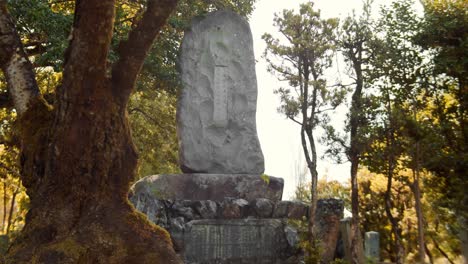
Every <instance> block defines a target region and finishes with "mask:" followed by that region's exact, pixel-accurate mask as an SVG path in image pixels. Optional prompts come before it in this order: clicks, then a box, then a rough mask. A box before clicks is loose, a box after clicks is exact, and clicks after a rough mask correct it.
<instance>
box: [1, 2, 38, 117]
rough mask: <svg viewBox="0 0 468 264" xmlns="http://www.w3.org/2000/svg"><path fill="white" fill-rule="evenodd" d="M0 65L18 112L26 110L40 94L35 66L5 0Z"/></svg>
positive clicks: (2, 14)
mask: <svg viewBox="0 0 468 264" xmlns="http://www.w3.org/2000/svg"><path fill="white" fill-rule="evenodd" d="M0 67H1V69H2V71H3V73H4V74H5V77H6V81H7V84H8V90H9V91H10V94H11V96H12V98H13V103H14V106H15V108H16V110H17V111H18V114H20V115H21V114H23V113H24V112H26V110H27V109H28V107H29V106H30V105H31V102H32V101H33V100H35V99H36V98H37V97H38V96H40V92H39V88H38V86H37V83H36V79H35V74H34V71H33V67H32V65H31V62H30V61H29V59H28V57H27V56H26V54H25V52H24V49H23V45H22V44H21V40H20V38H19V35H18V32H16V30H15V26H14V23H13V20H12V18H11V16H10V14H9V13H8V10H7V4H6V1H5V0H0Z"/></svg>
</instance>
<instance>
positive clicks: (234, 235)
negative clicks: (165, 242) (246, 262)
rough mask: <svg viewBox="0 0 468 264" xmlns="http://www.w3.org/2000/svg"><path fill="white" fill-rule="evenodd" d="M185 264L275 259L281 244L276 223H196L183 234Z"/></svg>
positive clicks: (200, 221)
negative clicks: (185, 246) (192, 263)
mask: <svg viewBox="0 0 468 264" xmlns="http://www.w3.org/2000/svg"><path fill="white" fill-rule="evenodd" d="M184 240H185V245H187V248H186V250H185V257H186V259H187V261H189V262H201V263H203V262H204V261H213V260H233V259H252V260H253V259H263V260H267V259H269V258H272V259H275V258H277V257H278V253H279V252H280V250H281V246H282V245H284V239H283V230H282V224H281V222H280V221H279V220H245V219H244V220H222V221H219V220H197V221H192V224H191V228H190V229H188V230H186V233H185V235H184Z"/></svg>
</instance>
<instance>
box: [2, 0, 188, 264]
mask: <svg viewBox="0 0 468 264" xmlns="http://www.w3.org/2000/svg"><path fill="white" fill-rule="evenodd" d="M115 4H116V3H115V0H86V1H85V0H77V1H76V6H75V19H74V24H73V30H72V35H71V41H70V44H69V48H68V50H67V53H66V55H65V65H64V74H63V82H62V84H61V85H60V86H59V87H57V90H56V100H55V101H56V104H55V105H54V106H49V105H48V104H47V103H46V102H45V101H44V100H43V99H42V96H41V94H40V93H39V89H38V88H37V84H36V81H35V77H34V72H33V71H32V66H31V63H30V62H29V61H28V59H27V57H26V56H25V53H24V51H23V48H22V45H21V42H20V40H19V37H18V34H17V33H16V31H15V29H14V24H13V22H12V20H11V17H10V15H9V13H8V11H7V7H6V1H0V5H1V9H0V31H1V32H0V33H1V35H2V38H1V39H0V66H1V67H2V70H3V72H4V74H5V76H6V79H7V82H8V87H9V91H10V93H11V95H12V97H13V100H14V103H15V108H16V109H17V111H18V114H19V122H20V127H21V131H20V138H21V144H22V157H21V165H22V180H23V184H24V185H25V186H26V188H27V192H28V195H29V196H30V199H31V209H30V211H29V212H28V215H27V219H26V225H25V227H24V230H23V231H22V233H21V235H20V237H19V238H18V239H17V240H16V241H15V243H14V244H13V245H12V246H11V247H10V249H9V251H8V255H7V258H6V262H7V263H48V264H52V263H180V261H179V260H178V258H177V257H176V255H175V253H174V250H173V249H172V245H171V242H170V238H169V237H168V234H167V232H165V231H164V230H162V229H159V228H158V227H156V226H154V225H151V224H150V223H149V222H148V221H147V220H146V218H145V217H144V216H142V215H140V214H139V213H137V212H135V211H134V209H133V208H132V206H131V205H130V204H129V203H128V200H127V191H128V188H129V184H130V181H131V180H132V179H133V177H134V175H135V167H136V163H137V154H136V152H135V149H134V146H133V143H132V139H131V134H130V129H129V125H128V122H127V113H126V106H127V102H128V99H129V96H130V93H131V91H132V88H133V86H134V83H135V79H136V77H137V75H138V72H139V71H140V68H141V65H142V63H143V60H144V58H145V56H146V53H147V52H148V50H149V48H150V47H151V44H152V42H153V40H154V38H155V37H156V35H157V33H158V32H159V30H160V28H161V27H162V26H163V25H164V23H165V21H166V19H167V17H168V16H169V14H170V12H171V11H172V10H173V9H174V8H175V5H176V1H170V0H148V3H147V7H146V10H145V12H144V13H143V16H142V18H141V19H140V21H139V22H138V23H137V24H136V26H135V27H134V28H133V29H132V31H131V32H130V34H129V37H128V39H127V40H126V41H125V42H122V43H121V44H120V46H119V49H118V53H119V60H118V61H117V62H116V63H115V64H114V65H112V68H111V67H110V66H111V65H109V62H108V59H107V55H108V51H109V46H110V42H111V38H112V32H113V23H114V16H115V14H114V13H115Z"/></svg>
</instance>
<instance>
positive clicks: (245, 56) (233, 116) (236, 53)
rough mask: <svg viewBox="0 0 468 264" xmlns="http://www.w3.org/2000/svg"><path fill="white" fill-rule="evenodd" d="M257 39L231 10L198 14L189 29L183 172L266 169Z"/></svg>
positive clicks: (183, 63)
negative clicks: (260, 137) (259, 121)
mask: <svg viewBox="0 0 468 264" xmlns="http://www.w3.org/2000/svg"><path fill="white" fill-rule="evenodd" d="M252 43H253V41H252V33H251V32H250V28H249V24H248V23H247V22H246V21H245V20H244V19H243V18H241V17H240V16H239V15H237V14H235V13H233V12H230V11H217V12H214V13H211V14H208V15H207V16H206V17H205V18H203V19H196V20H194V22H193V23H192V25H191V27H190V29H189V30H188V31H187V32H186V33H185V35H184V39H183V42H182V47H181V54H180V61H179V62H180V72H181V79H182V86H183V89H182V93H181V96H180V98H179V103H178V109H177V123H178V136H179V142H180V148H179V154H180V165H181V169H182V171H183V172H186V173H193V172H198V173H223V174H262V173H263V171H264V159H263V154H262V151H261V148H260V143H259V140H258V136H257V129H256V124H255V122H256V121H255V112H256V102H257V80H256V75H255V57H254V53H253V44H252Z"/></svg>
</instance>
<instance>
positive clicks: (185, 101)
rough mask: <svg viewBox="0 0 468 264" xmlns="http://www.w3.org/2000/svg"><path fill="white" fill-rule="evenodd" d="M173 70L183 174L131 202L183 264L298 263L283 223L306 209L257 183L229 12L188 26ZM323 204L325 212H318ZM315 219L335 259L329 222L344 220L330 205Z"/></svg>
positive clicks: (240, 50)
mask: <svg viewBox="0 0 468 264" xmlns="http://www.w3.org/2000/svg"><path fill="white" fill-rule="evenodd" d="M179 68H180V71H181V72H180V75H181V79H182V87H183V88H182V93H181V96H180V98H179V102H178V108H177V126H178V138H179V145H180V148H179V154H180V167H181V169H182V171H183V172H184V173H183V174H176V175H153V176H147V177H145V178H143V179H141V180H139V181H138V182H136V183H135V184H134V185H133V187H132V189H131V192H130V194H129V199H130V201H131V202H132V203H133V204H134V205H135V207H136V209H137V210H139V211H140V212H142V213H144V214H146V215H147V216H148V219H149V220H150V221H152V222H154V223H156V224H158V225H160V226H162V227H164V228H166V229H167V230H168V231H169V233H170V234H171V238H172V241H173V244H174V248H175V250H176V252H178V254H180V256H181V258H182V259H183V260H184V262H185V263H187V264H189V263H190V264H191V263H193V264H195V263H197V264H215V263H217V264H218V263H222V264H230V263H233V264H234V263H259V264H261V263H265V264H266V263H268V264H270V263H272V264H287V263H291V264H292V263H299V260H300V257H301V254H302V252H301V250H300V249H299V248H298V246H297V243H298V241H299V238H298V233H297V231H296V230H295V229H294V228H292V227H291V226H289V225H288V219H303V218H307V217H308V211H309V209H308V206H307V205H306V204H304V203H301V202H293V201H281V198H282V192H283V179H281V178H275V177H265V176H262V177H261V174H262V173H263V171H264V160H263V154H262V150H261V148H260V144H259V140H258V136H257V130H256V124H255V113H256V101H257V81H256V76H255V58H254V54H253V41H252V34H251V32H250V28H249V24H248V23H247V22H246V21H245V20H244V19H243V18H242V17H240V16H239V15H237V14H235V13H233V12H230V11H217V12H213V13H210V14H208V15H206V16H205V17H204V18H197V19H195V20H194V21H193V23H192V25H191V27H190V28H189V29H188V30H187V31H186V33H185V36H184V39H183V43H182V47H181V54H180V67H179ZM329 204H332V205H333V206H332V207H330V208H332V210H330V209H326V208H324V207H323V206H322V205H325V206H327V207H328V206H329ZM317 211H318V212H319V213H318V214H317V215H321V216H322V217H323V219H325V222H323V225H319V226H320V228H322V229H323V230H326V232H330V233H333V237H330V239H327V240H326V242H327V246H328V244H330V247H331V248H332V249H331V250H332V252H331V253H330V256H331V257H333V252H334V251H335V247H336V246H335V244H336V239H334V238H336V237H337V234H335V233H336V232H335V231H336V230H338V228H333V227H330V226H329V225H328V224H327V223H328V222H330V221H329V219H335V217H334V215H336V217H338V218H339V217H342V216H341V214H342V211H343V203H342V201H339V200H334V199H331V200H330V201H326V202H322V203H320V204H319V205H318V209H317ZM320 212H322V214H321V213H320ZM335 222H337V221H335ZM329 230H332V231H333V232H331V231H329ZM325 236H326V234H325Z"/></svg>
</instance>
